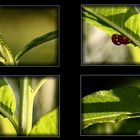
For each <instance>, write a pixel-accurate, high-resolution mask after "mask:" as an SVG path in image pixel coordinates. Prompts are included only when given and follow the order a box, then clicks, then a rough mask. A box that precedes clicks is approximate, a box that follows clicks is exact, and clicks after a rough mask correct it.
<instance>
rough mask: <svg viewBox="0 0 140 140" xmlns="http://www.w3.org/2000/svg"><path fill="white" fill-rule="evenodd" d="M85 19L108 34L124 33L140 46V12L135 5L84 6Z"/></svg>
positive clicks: (133, 44) (133, 43) (132, 44)
mask: <svg viewBox="0 0 140 140" xmlns="http://www.w3.org/2000/svg"><path fill="white" fill-rule="evenodd" d="M83 19H84V20H86V21H87V22H89V23H90V24H93V25H94V26H96V27H98V28H100V29H102V30H103V31H105V32H106V33H107V34H109V35H110V36H112V35H113V34H122V35H125V36H127V37H128V38H129V39H130V40H131V41H132V43H130V44H128V46H138V47H140V39H139V38H140V24H139V23H140V14H138V12H137V11H136V9H135V7H133V6H119V5H118V6H107V5H105V6H83Z"/></svg>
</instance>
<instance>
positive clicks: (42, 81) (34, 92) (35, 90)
mask: <svg viewBox="0 0 140 140" xmlns="http://www.w3.org/2000/svg"><path fill="white" fill-rule="evenodd" d="M46 80H47V78H43V79H41V80H40V82H39V83H38V85H37V86H36V88H35V89H34V90H33V96H35V95H36V93H37V92H38V90H39V89H40V87H41V86H42V85H43V84H44V83H45V82H46Z"/></svg>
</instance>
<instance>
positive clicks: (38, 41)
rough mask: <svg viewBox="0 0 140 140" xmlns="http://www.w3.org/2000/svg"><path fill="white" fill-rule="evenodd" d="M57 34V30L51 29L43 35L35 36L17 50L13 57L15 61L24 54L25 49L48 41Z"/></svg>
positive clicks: (27, 49)
mask: <svg viewBox="0 0 140 140" xmlns="http://www.w3.org/2000/svg"><path fill="white" fill-rule="evenodd" d="M57 36H58V31H52V32H49V33H47V34H45V35H42V36H40V37H37V38H35V39H33V40H32V41H31V42H30V43H28V44H27V45H26V46H25V48H24V49H23V50H22V51H21V52H19V53H18V54H17V55H16V57H15V60H16V62H18V60H19V58H20V57H21V56H22V55H23V54H25V53H26V52H27V51H29V50H30V49H32V48H34V47H36V46H37V45H40V44H42V43H44V42H47V41H50V40H53V39H55V38H57Z"/></svg>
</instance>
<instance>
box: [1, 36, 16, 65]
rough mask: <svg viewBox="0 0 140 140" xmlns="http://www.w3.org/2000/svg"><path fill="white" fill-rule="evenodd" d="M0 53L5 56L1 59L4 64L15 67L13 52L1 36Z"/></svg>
mask: <svg viewBox="0 0 140 140" xmlns="http://www.w3.org/2000/svg"><path fill="white" fill-rule="evenodd" d="M0 53H1V55H2V56H3V58H1V60H0V61H1V62H2V63H3V64H5V65H14V57H13V55H12V53H11V50H10V48H9V47H8V45H7V44H6V42H5V41H4V39H3V38H2V36H1V35H0Z"/></svg>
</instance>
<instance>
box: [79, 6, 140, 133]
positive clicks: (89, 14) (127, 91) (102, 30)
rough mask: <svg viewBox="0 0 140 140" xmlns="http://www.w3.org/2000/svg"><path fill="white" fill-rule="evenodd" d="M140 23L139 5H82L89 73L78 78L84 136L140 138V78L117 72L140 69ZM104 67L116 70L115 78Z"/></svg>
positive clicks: (85, 62) (84, 60)
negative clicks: (126, 67)
mask: <svg viewBox="0 0 140 140" xmlns="http://www.w3.org/2000/svg"><path fill="white" fill-rule="evenodd" d="M139 23H140V5H132V4H131V5H130V4H129V5H127V4H123V5H119V4H116V5H115V4H114V5H112V4H111V5H109V4H106V5H101V4H100V5H98V4H82V5H81V27H82V28H81V30H82V31H81V33H82V34H81V56H82V57H81V58H82V59H81V66H82V67H86V68H87V72H86V73H82V74H81V75H80V102H81V104H80V106H81V108H80V125H81V126H80V134H81V136H107V135H109V136H116V135H117V136H119V135H121V136H126V135H129V136H130V135H139V134H140V107H139V106H140V75H138V74H134V73H130V74H128V75H127V74H124V73H122V74H121V71H118V72H117V70H119V69H118V68H121V67H125V66H139V64H140V48H139V47H140V24H139ZM87 66H88V67H87ZM100 66H102V67H100ZM104 66H105V67H106V68H107V67H108V68H109V69H110V71H111V68H113V67H114V66H115V68H116V71H115V72H113V71H112V73H115V74H111V73H107V74H106V72H105V70H104ZM118 66H119V67H118ZM89 67H90V68H93V71H92V74H91V71H90V72H89V73H88V68H89ZM95 67H96V68H97V67H98V68H99V69H102V73H101V74H95V73H96V72H95V71H94V68H95ZM126 70H127V71H129V69H126ZM127 71H126V73H127ZM94 72H95V73H94Z"/></svg>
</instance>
